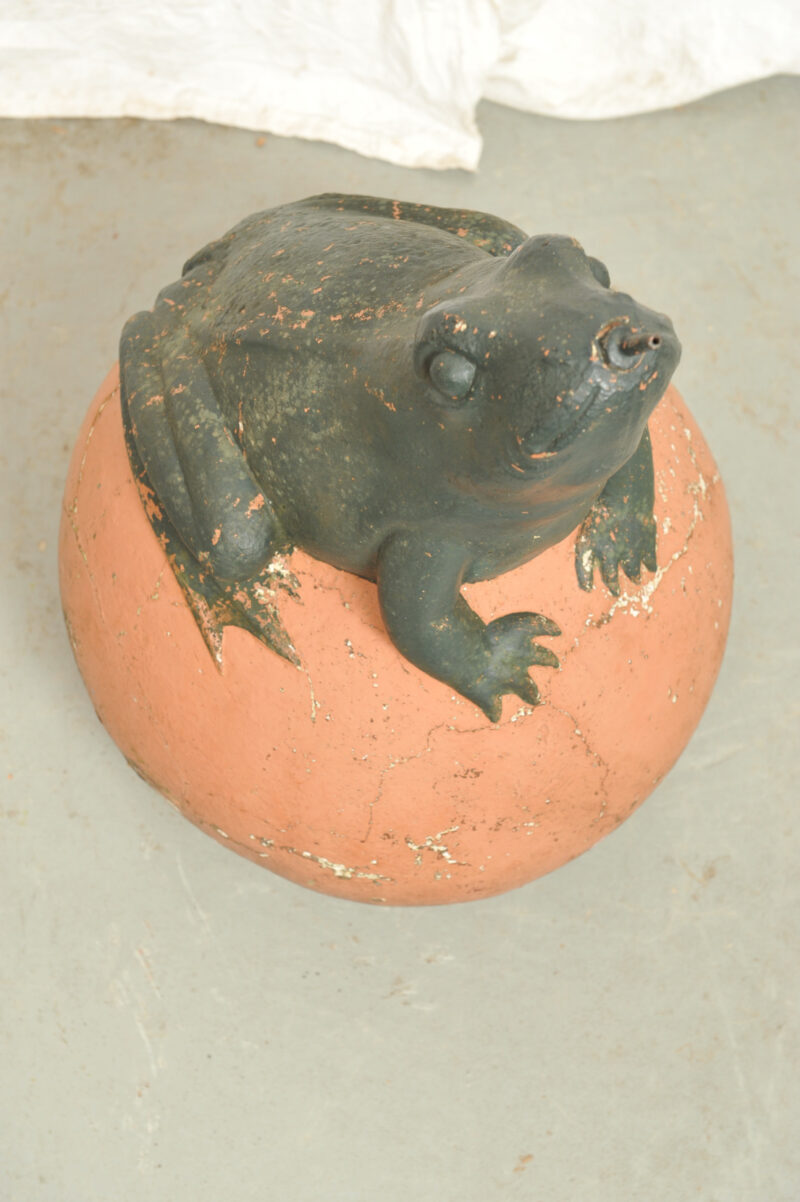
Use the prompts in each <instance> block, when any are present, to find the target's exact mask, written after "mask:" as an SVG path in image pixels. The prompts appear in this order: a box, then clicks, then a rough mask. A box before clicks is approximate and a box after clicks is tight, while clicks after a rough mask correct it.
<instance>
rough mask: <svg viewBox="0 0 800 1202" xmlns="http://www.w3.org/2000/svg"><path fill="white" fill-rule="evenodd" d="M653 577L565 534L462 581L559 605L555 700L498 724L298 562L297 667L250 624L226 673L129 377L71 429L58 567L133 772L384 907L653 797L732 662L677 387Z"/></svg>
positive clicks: (208, 824)
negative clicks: (163, 533)
mask: <svg viewBox="0 0 800 1202" xmlns="http://www.w3.org/2000/svg"><path fill="white" fill-rule="evenodd" d="M650 430H651V436H652V441H653V453H654V461H655V478H656V504H655V516H656V519H657V522H658V565H659V566H658V570H657V571H656V572H654V573H650V572H644V573H643V576H642V580H641V582H640V583H639V584H633V583H631V582H629V581H625V583H624V584H623V585H622V591H621V595H620V596H619V597H614V596H612V595H611V593H609V592H608V591H607V589H606V588H605V587H604V586H603V584H602V583H600V582H599V581H596V582H595V586H594V589H593V590H592V591H591V592H589V593H587V592H584V591H583V590H581V589H580V588H579V587H578V586H577V584H576V581H575V567H574V538H568V539H566V540H565V541H564V542H563V543H560V544H559V545H558V546H556V547H554V548H552V549H551V550H549V551H547V552H545V553H544V554H543V555H542V556H540V557H539V558H538V559H535V560H533V561H531V562H530V563H528V564H525V565H524V566H523V567H521V568H518V569H517V570H516V571H514V572H511V573H508V574H506V575H504V576H500V577H498V578H496V579H495V580H491V581H486V582H484V583H481V584H473V585H469V586H465V588H464V594H465V596H467V597H468V599H469V602H470V604H471V605H472V606H473V608H474V609H476V610H477V611H478V613H479V614H480V616H481V617H482V618H483V619H484V620H486V621H489V620H491V619H492V618H493V617H494V616H495V615H497V614H503V613H511V612H514V611H517V610H525V609H529V608H534V609H536V610H537V611H539V612H542V613H546V614H553V615H557V617H558V623H559V625H560V627H561V630H562V635H561V636H560V637H559V638H557V639H554V640H553V644H554V647H555V645H556V644H558V645H557V647H555V649H556V650H557V652H558V655H559V659H560V662H561V666H560V668H559V670H558V671H555V672H552V673H550V674H549V675H548V676H547V677H546V678H542V680H541V683H542V702H543V704H541V705H539V706H537V707H536V708H532V707H530V706H527V705H523V704H521V703H520V701H519V699H518V698H515V697H513V696H507V697H505V699H504V701H503V715H502V719H501V721H500V722H499V723H497V724H494V723H492V722H490V721H489V720H488V719H487V718H486V717H485V715H484V714H483V713H482V712H481V710H480V709H478V708H477V707H476V706H475V705H474V704H472V703H471V702H469V701H467V700H466V699H465V698H463V697H461V696H459V695H458V694H456V693H454V692H453V691H452V690H451V689H449V688H448V687H447V686H446V685H445V684H442V683H441V682H440V681H437V680H435V679H433V678H432V677H430V676H427V675H426V674H424V673H423V672H421V671H420V670H419V669H417V668H415V667H414V666H413V665H411V664H410V663H409V662H408V661H407V660H405V659H404V658H403V657H402V656H401V655H400V653H399V652H398V651H397V650H396V648H395V647H394V646H393V645H392V643H391V642H390V641H389V639H388V638H387V636H386V633H385V631H384V629H383V625H382V622H381V617H380V613H379V609H378V602H377V595H376V588H375V585H374V584H372V583H371V582H369V581H366V580H363V579H360V578H359V577H356V576H353V575H351V574H349V573H347V572H343V571H339V570H337V569H335V568H333V567H330V566H329V565H327V564H324V563H321V562H319V561H317V560H314V559H312V558H310V557H309V556H307V555H305V554H302V553H300V552H295V554H293V555H292V556H291V557H290V558H289V559H287V561H286V562H285V563H283V564H281V565H278V566H276V572H277V571H278V567H280V568H281V570H282V571H283V572H284V573H285V572H287V571H290V572H291V573H292V574H293V576H294V577H296V579H297V581H298V583H299V587H298V588H297V589H293V590H291V591H286V592H282V591H281V590H276V592H277V603H278V604H279V606H280V610H281V615H282V617H283V619H284V620H285V624H286V627H287V629H289V630H290V631H291V633H292V641H293V645H294V647H295V648H296V650H297V653H298V656H299V659H300V666H299V667H298V666H296V665H294V664H292V663H290V662H288V661H287V660H285V659H281V658H280V657H279V656H278V655H276V654H274V653H273V652H271V651H270V650H268V649H267V648H265V647H264V646H263V644H262V643H260V642H259V641H258V640H256V639H255V638H254V637H253V636H252V635H251V634H249V633H247V632H245V631H243V630H240V629H238V628H236V627H229V628H226V630H225V633H224V657H223V667H222V670H221V671H220V670H219V669H218V667H217V666H215V663H214V661H213V659H212V658H211V657H210V655H209V652H208V649H207V647H206V645H205V643H204V642H203V638H202V636H201V634H200V632H199V630H198V627H197V624H196V622H195V620H194V618H193V616H192V614H191V611H190V610H189V608H188V606H187V604H186V601H185V599H184V597H183V594H182V592H181V589H180V587H179V585H178V583H177V581H176V580H175V577H174V576H173V573H172V571H171V570H170V568H169V565H168V563H167V559H166V556H165V553H164V551H163V549H162V547H161V546H160V544H159V542H158V540H157V538H156V536H155V535H154V533H153V530H152V529H151V526H150V524H149V522H148V520H147V517H146V515H145V512H144V510H143V508H142V505H141V501H140V499H139V494H138V491H137V488H136V485H135V482H134V480H133V478H132V476H131V472H130V468H129V465H128V458H127V455H126V452H125V445H124V439H123V431H122V423H121V415H120V407H119V389H118V379H117V373H116V370H115V371H114V372H112V373H111V374H110V375H109V377H108V379H107V380H106V381H105V383H104V385H103V386H102V387H101V389H100V391H99V393H98V395H97V397H96V398H95V401H94V402H93V404H92V406H91V408H90V410H89V413H88V415H87V418H86V421H85V423H84V426H83V429H82V430H81V433H80V435H79V438H78V441H77V444H76V447H75V451H74V454H73V459H72V464H71V467H70V473H69V478H68V481H67V487H66V492H65V500H64V513H63V519H62V528H61V546H60V568H61V589H62V600H63V605H64V611H65V615H66V619H67V626H68V630H69V633H70V639H71V642H72V646H73V649H74V652H75V656H76V659H77V662H78V666H79V668H80V670H81V673H82V675H83V677H84V680H85V682H86V685H87V687H88V689H89V692H90V694H91V697H92V700H93V702H94V705H95V708H96V710H97V713H98V715H99V717H100V719H101V721H102V722H103V724H104V725H105V726H106V728H107V730H108V731H109V733H110V734H111V736H112V738H113V739H114V740H115V741H116V743H117V744H118V746H119V747H120V749H121V750H122V752H123V753H124V755H125V756H126V757H127V759H128V760H129V761H130V763H131V764H132V765H133V766H134V767H135V768H136V769H137V771H139V772H140V774H141V775H142V776H144V777H145V778H146V779H147V780H149V781H150V782H151V783H152V784H153V785H154V786H155V787H156V788H158V789H159V790H161V792H162V793H164V794H165V795H166V796H167V797H168V798H169V799H170V800H171V801H172V802H173V803H174V804H175V805H176V806H178V807H179V808H180V810H181V811H182V812H183V813H184V814H185V815H186V816H187V817H188V818H190V819H191V820H192V821H193V822H195V823H196V824H197V825H198V826H200V827H201V828H202V829H203V830H205V831H206V832H207V833H209V834H211V835H212V836H213V837H214V838H215V839H217V840H218V841H219V842H220V843H222V844H224V845H226V846H228V847H231V848H233V849H234V850H235V851H237V852H239V853H240V854H242V855H244V856H247V857H248V858H250V859H252V860H254V861H256V862H257V863H259V864H262V865H263V866H265V867H267V868H269V869H271V870H272V871H274V872H277V873H279V874H280V875H281V876H284V877H287V878H289V879H290V880H292V881H295V882H297V883H298V884H301V885H304V886H307V887H309V888H311V889H315V890H318V891H321V892H325V893H330V894H334V895H335V896H338V897H345V898H351V899H353V900H357V901H363V902H372V903H377V904H389V905H433V904H441V903H448V902H456V901H467V900H472V899H476V898H480V897H488V896H491V895H493V894H497V893H501V892H503V891H505V890H508V889H512V888H515V887H517V886H519V885H522V884H525V883H526V882H528V881H531V880H533V879H535V878H536V877H538V876H541V875H543V874H544V873H546V872H550V871H552V870H553V869H554V868H557V867H559V865H561V864H563V863H565V862H566V861H568V860H570V859H573V858H574V857H575V856H577V855H579V854H580V853H581V852H583V851H585V850H587V848H589V847H591V846H592V844H594V843H595V842H597V840H598V839H600V838H602V837H603V836H604V835H606V834H608V833H609V832H610V831H612V830H613V829H614V828H615V827H616V826H618V825H619V824H620V823H621V822H622V821H623V820H624V819H625V818H627V817H628V816H629V814H631V813H632V812H633V810H635V809H636V807H637V806H638V805H639V804H640V803H641V802H642V801H644V799H645V798H646V797H647V796H648V794H649V793H650V792H651V791H652V789H653V788H654V787H655V786H656V785H657V784H658V782H659V781H660V780H661V779H662V777H663V776H664V775H665V773H666V772H667V771H668V770H669V768H670V767H671V765H672V764H673V763H674V762H675V760H676V759H677V757H678V755H679V754H680V752H681V751H682V749H683V747H684V746H685V745H686V743H687V741H688V739H689V737H690V735H691V733H692V731H693V730H694V728H695V726H696V725H697V722H698V720H699V718H700V715H701V714H702V712H703V709H704V707H705V705H706V702H707V700H708V697H709V695H710V692H711V689H712V687H713V683H714V680H715V678H716V675H717V671H718V668H719V664H720V661H721V659H722V653H723V649H724V644H725V637H726V633H727V627H728V620H729V614H730V602H731V583H732V556H731V539H730V525H729V518H728V510H727V505H726V501H725V494H724V489H723V486H722V483H721V481H720V479H719V475H718V472H717V469H716V466H715V464H714V461H713V459H712V457H711V455H710V452H709V450H708V448H707V446H706V444H705V442H704V440H703V438H702V436H701V434H700V433H699V431H698V429H697V426H696V424H695V423H694V421H693V419H692V418H691V416H690V415H689V413H688V412H687V410H686V408H685V406H684V404H683V402H682V400H681V398H680V397H679V395H678V394H677V393H676V392H675V390H674V389H670V390H669V391H668V393H667V394H666V396H665V398H664V399H663V400H662V402H661V404H660V405H659V406H658V408H657V409H656V411H655V413H654V414H653V416H652V417H651V419H650Z"/></svg>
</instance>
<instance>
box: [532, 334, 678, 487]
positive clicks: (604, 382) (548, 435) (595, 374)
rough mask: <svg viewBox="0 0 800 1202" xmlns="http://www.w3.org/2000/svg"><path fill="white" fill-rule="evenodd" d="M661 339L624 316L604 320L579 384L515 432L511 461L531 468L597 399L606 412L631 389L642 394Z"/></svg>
mask: <svg viewBox="0 0 800 1202" xmlns="http://www.w3.org/2000/svg"><path fill="white" fill-rule="evenodd" d="M662 344H663V337H662V335H661V334H660V333H658V332H655V331H651V330H642V329H640V328H635V327H631V326H630V325H629V324H628V319H627V318H616V319H614V320H613V321H610V322H608V323H607V324H606V325H605V326H604V327H603V328H602V329H601V330H599V331H598V333H597V335H596V336H595V338H594V339H593V341H592V349H591V353H590V356H589V367H588V370H587V371H586V373H585V374H584V376H583V379H582V380H581V381H580V383H579V384H578V385H577V387H576V388H572V389H569V390H567V391H565V392H562V393H559V394H557V395H556V396H555V397H554V399H553V401H552V402H551V404H550V406H549V409H548V412H547V413H546V415H544V416H539V418H538V419H537V421H536V422H535V423H534V425H533V426H531V427H530V428H529V429H528V430H527V431H525V432H524V433H523V434H517V435H515V436H514V443H515V446H514V447H513V459H512V461H513V463H514V464H515V465H516V464H519V465H520V467H521V469H522V470H523V471H524V470H527V469H535V468H536V467H537V466H538V465H539V464H541V463H542V461H546V460H548V459H554V458H555V457H556V456H557V455H559V453H561V452H562V451H564V450H565V449H566V448H567V447H568V446H569V445H570V444H571V443H572V442H574V440H575V438H576V437H577V436H578V435H579V433H580V432H581V431H582V429H583V428H584V427H585V425H586V420H587V418H589V417H590V416H593V415H594V413H595V412H596V411H597V410H599V408H600V406H601V405H603V407H604V408H605V409H606V411H607V412H608V413H609V414H610V413H612V412H613V411H614V410H616V409H617V408H618V407H619V406H620V404H621V403H624V400H625V398H626V397H627V396H628V395H629V394H630V393H631V392H634V393H635V395H636V396H637V399H638V398H641V399H642V400H643V399H644V397H645V395H646V393H647V392H648V391H649V390H648V385H649V383H650V382H651V381H652V380H654V379H655V378H656V376H657V375H658V372H657V371H655V362H656V359H657V357H658V354H659V351H660V350H661V347H662ZM517 470H520V469H519V468H517Z"/></svg>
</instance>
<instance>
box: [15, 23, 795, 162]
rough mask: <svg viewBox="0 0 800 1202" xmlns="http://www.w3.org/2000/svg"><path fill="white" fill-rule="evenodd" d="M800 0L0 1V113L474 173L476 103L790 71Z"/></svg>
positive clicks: (562, 102)
mask: <svg viewBox="0 0 800 1202" xmlns="http://www.w3.org/2000/svg"><path fill="white" fill-rule="evenodd" d="M799 18H800V0H758V2H757V3H752V2H751V0H607V2H605V3H603V0H455V3H453V0H126V2H123V0H3V2H2V5H1V6H0V114H2V115H4V116H13V117H29V116H34V117H54V116H80V117H84V116H88V117H112V116H139V117H151V118H172V117H198V118H202V119H204V120H207V121H217V122H222V123H225V124H229V125H237V126H242V127H244V128H247V129H256V130H262V131H270V132H273V133H277V134H286V135H297V136H300V137H305V138H321V139H323V140H325V141H331V142H336V143H339V144H340V145H342V146H346V147H348V148H349V149H351V150H357V151H359V152H360V153H362V154H367V155H374V156H376V157H378V158H384V159H388V160H389V161H390V162H394V163H400V164H403V165H406V166H426V167H465V168H468V169H474V168H475V167H476V166H477V163H478V159H479V157H480V150H481V141H480V135H479V133H478V129H477V127H476V124H475V107H476V105H477V102H478V100H479V99H480V98H481V96H486V97H488V98H490V99H492V100H497V101H500V102H501V103H504V104H510V105H513V106H515V107H517V108H522V109H526V110H529V111H534V112H540V113H549V114H553V115H556V116H562V117H608V116H618V115H621V114H624V113H632V112H637V111H642V110H648V109H653V108H659V107H662V106H666V105H674V104H679V103H682V102H685V101H688V100H692V99H694V98H696V97H698V96H701V95H703V94H705V93H708V92H711V91H714V90H716V89H718V88H723V87H728V86H730V85H732V84H736V83H740V82H744V81H746V80H750V79H755V78H758V77H760V76H764V75H770V74H774V73H776V72H787V71H800V20H799Z"/></svg>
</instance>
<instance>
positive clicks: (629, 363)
mask: <svg viewBox="0 0 800 1202" xmlns="http://www.w3.org/2000/svg"><path fill="white" fill-rule="evenodd" d="M679 358H680V343H679V342H678V339H677V337H676V336H675V331H674V330H673V328H672V323H671V322H670V320H669V318H667V317H664V316H663V315H662V314H660V313H655V312H653V311H651V310H649V309H645V308H644V307H643V306H641V305H639V304H637V302H636V301H634V300H633V299H632V298H631V297H630V296H628V295H627V294H626V293H624V292H617V291H616V290H615V289H613V288H611V286H610V280H609V275H608V271H607V270H606V268H605V267H604V265H603V264H602V263H600V262H599V261H598V260H597V259H593V258H591V257H590V256H588V255H587V254H586V253H585V252H584V251H583V249H582V248H581V247H580V246H579V245H578V243H577V242H575V241H574V239H571V238H564V237H557V236H543V237H535V238H529V239H528V240H527V241H526V242H524V243H523V244H522V245H521V246H520V247H518V249H517V250H516V251H514V253H513V254H512V255H510V256H509V257H508V258H497V259H486V260H484V261H483V262H480V263H478V264H473V265H471V266H470V267H468V268H467V269H464V270H462V271H461V272H460V273H459V274H458V276H456V277H454V279H453V281H452V288H449V289H448V296H447V298H446V299H445V300H444V301H442V302H440V303H438V304H436V305H435V306H434V307H433V308H431V309H429V310H428V311H427V312H426V313H425V315H424V316H423V318H422V319H421V321H420V324H419V326H418V329H417V336H416V342H415V350H414V365H415V368H416V371H417V374H418V375H419V376H421V377H422V378H423V380H424V381H425V382H426V384H427V388H426V390H425V391H426V402H427V403H429V404H430V405H431V406H433V407H434V409H436V410H438V413H439V422H440V424H441V425H443V426H444V427H446V428H447V431H448V433H452V434H453V436H454V444H455V445H456V446H457V451H456V456H455V458H456V459H458V458H460V459H461V461H462V463H463V464H464V467H466V469H467V474H468V476H469V479H470V481H471V483H472V485H473V486H474V485H475V484H479V483H480V481H481V480H483V481H484V482H485V483H486V484H487V485H490V484H491V485H492V486H501V487H502V481H503V480H505V481H506V483H507V484H508V485H511V486H512V487H513V485H512V482H513V481H515V480H516V482H517V483H518V484H525V483H528V482H531V481H533V480H536V481H538V482H542V481H543V480H545V479H556V480H560V481H563V482H564V483H565V484H567V483H570V484H571V483H577V482H579V481H580V482H582V483H588V482H589V481H591V480H594V479H597V480H598V481H599V480H604V479H608V477H609V476H611V475H612V474H613V473H614V472H615V471H617V470H618V468H620V467H621V466H622V465H623V464H624V463H625V462H626V461H627V460H628V459H629V458H630V456H631V455H632V454H633V453H634V451H635V450H636V447H637V446H638V443H639V440H640V439H641V436H642V433H643V430H644V426H645V423H646V422H647V418H648V417H649V415H650V413H651V412H652V410H653V409H654V408H655V406H656V404H657V403H658V401H659V400H660V398H661V396H662V395H663V393H664V391H665V389H666V387H667V384H668V383H669V379H670V376H671V375H672V373H673V371H674V370H675V367H676V366H677V363H678V360H679ZM465 460H466V462H465Z"/></svg>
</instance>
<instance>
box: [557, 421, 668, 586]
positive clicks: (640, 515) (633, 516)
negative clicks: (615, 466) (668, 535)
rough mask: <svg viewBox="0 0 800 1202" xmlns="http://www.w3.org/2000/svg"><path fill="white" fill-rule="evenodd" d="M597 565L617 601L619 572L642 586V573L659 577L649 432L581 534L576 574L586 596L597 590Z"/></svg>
mask: <svg viewBox="0 0 800 1202" xmlns="http://www.w3.org/2000/svg"><path fill="white" fill-rule="evenodd" d="M595 565H597V566H598V567H599V569H600V575H601V577H602V579H603V583H604V584H605V585H606V587H607V588H608V590H609V592H611V593H613V595H614V596H615V597H618V596H619V591H620V580H619V571H620V568H622V570H623V571H624V573H625V575H626V576H628V578H629V579H630V580H632V581H633V582H634V583H635V584H638V583H639V581H640V580H641V575H642V568H647V570H648V571H650V572H655V571H656V569H657V567H658V563H657V560H656V520H655V518H654V516H653V457H652V451H651V449H650V437H649V435H648V433H647V429H645V432H644V434H643V436H642V440H641V443H640V444H639V447H638V449H637V451H636V453H635V454H634V455H633V456H632V457H631V459H630V460H629V461H628V462H627V463H626V464H625V465H624V467H622V468H620V470H619V471H618V472H617V473H616V474H615V475H614V476H612V477H611V479H610V480H609V481H608V483H607V484H606V486H605V488H604V489H603V491H602V492H601V494H600V496H599V497H598V498H597V500H596V501H595V503H594V505H593V506H592V508H591V509H590V510H589V512H588V514H587V515H586V517H585V518H584V521H583V525H582V526H581V528H580V531H579V533H578V538H577V541H576V543H575V570H576V573H577V576H578V583H579V584H580V586H581V588H582V589H585V590H586V591H587V592H589V591H591V589H592V586H593V584H594V569H595Z"/></svg>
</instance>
